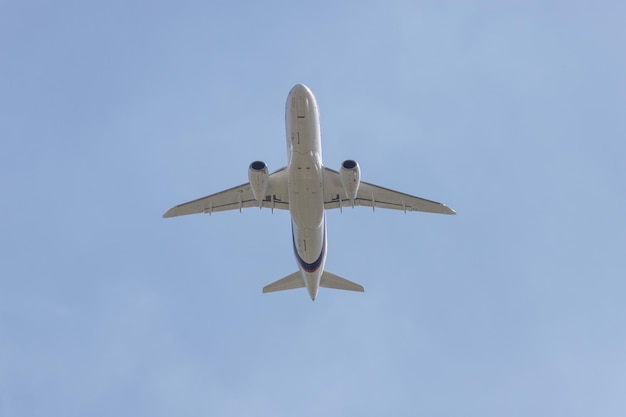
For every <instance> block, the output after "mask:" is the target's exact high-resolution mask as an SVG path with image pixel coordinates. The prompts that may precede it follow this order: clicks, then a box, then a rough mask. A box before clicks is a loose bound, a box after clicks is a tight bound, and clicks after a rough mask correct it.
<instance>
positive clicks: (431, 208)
mask: <svg viewBox="0 0 626 417" xmlns="http://www.w3.org/2000/svg"><path fill="white" fill-rule="evenodd" d="M285 107H286V108H285V125H286V130H287V156H288V165H287V166H286V167H283V168H281V169H279V170H277V171H274V172H273V173H271V174H270V173H269V169H268V167H267V165H266V164H265V162H262V161H254V162H252V163H251V164H250V166H249V168H248V180H249V182H247V183H245V184H242V185H239V186H237V187H233V188H230V189H228V190H225V191H222V192H219V193H216V194H211V195H209V196H206V197H202V198H199V199H197V200H193V201H189V202H187V203H183V204H180V205H177V206H175V207H172V208H171V209H170V210H168V211H167V212H166V213H165V214H164V215H163V217H164V218H166V217H175V216H182V215H187V214H196V213H205V214H209V215H210V214H212V213H217V212H220V211H225V210H239V211H240V212H241V211H242V210H243V209H244V208H249V207H259V208H261V209H263V208H268V209H271V210H272V213H273V212H274V210H276V209H278V210H289V212H290V214H291V229H292V240H293V251H294V255H295V258H296V262H297V264H298V271H296V272H294V273H292V274H290V275H287V276H286V277H284V278H282V279H279V280H278V281H275V282H273V283H271V284H269V285H266V286H265V287H264V288H263V293H270V292H275V291H284V290H291V289H295V288H306V289H307V291H308V294H309V296H310V297H311V300H313V301H315V298H316V297H317V294H318V291H319V288H320V287H322V288H333V289H339V290H348V291H358V292H363V291H364V288H363V286H361V285H359V284H357V283H355V282H352V281H349V280H347V279H345V278H342V277H340V276H338V275H335V274H332V273H330V272H328V271H326V270H325V269H324V265H325V263H326V255H327V253H326V249H327V235H326V214H325V210H330V209H337V208H338V209H339V210H340V211H341V210H343V208H345V207H354V206H365V207H371V208H372V210H375V209H377V208H381V209H392V210H402V211H404V212H405V213H406V212H408V211H422V212H428V213H441V214H456V212H455V211H454V210H452V209H451V208H449V207H447V206H446V205H445V204H442V203H437V202H435V201H430V200H426V199H424V198H420V197H416V196H412V195H409V194H404V193H400V192H398V191H393V190H390V189H388V188H383V187H379V186H377V185H374V184H370V183H367V182H363V181H361V169H360V167H359V164H358V163H357V162H356V161H354V160H351V159H348V160H345V161H343V162H342V163H341V166H340V168H339V171H335V170H332V169H330V168H327V167H325V166H324V165H323V164H322V143H321V135H320V118H319V107H318V105H317V100H316V99H315V96H314V95H313V92H312V91H311V90H310V89H309V87H307V86H306V85H304V84H297V85H295V86H294V87H293V88H292V89H291V91H290V92H289V95H288V96H287V103H286V106H285Z"/></svg>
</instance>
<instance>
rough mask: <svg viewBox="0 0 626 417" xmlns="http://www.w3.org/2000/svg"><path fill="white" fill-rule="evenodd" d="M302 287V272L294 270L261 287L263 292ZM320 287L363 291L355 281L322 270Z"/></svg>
mask: <svg viewBox="0 0 626 417" xmlns="http://www.w3.org/2000/svg"><path fill="white" fill-rule="evenodd" d="M304 287H305V284H304V280H303V279H302V274H301V273H300V271H296V272H294V273H293V274H290V275H287V276H286V277H284V278H281V279H279V280H278V281H275V282H272V283H271V284H269V285H266V286H265V287H263V292H264V293H267V292H275V291H285V290H293V289H295V288H304ZM320 287H323V288H332V289H335V290H346V291H358V292H363V291H365V289H364V288H363V286H362V285H359V284H357V283H356V282H352V281H348V280H347V279H345V278H341V277H340V276H337V275H335V274H331V273H330V272H328V271H324V272H323V273H322V278H321V280H320Z"/></svg>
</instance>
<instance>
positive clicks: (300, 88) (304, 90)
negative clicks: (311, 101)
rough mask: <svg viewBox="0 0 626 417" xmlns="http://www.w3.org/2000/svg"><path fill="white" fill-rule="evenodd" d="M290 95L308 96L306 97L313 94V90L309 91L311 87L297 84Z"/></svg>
mask: <svg viewBox="0 0 626 417" xmlns="http://www.w3.org/2000/svg"><path fill="white" fill-rule="evenodd" d="M289 94H290V95H297V96H306V95H309V94H311V90H310V89H309V87H307V86H306V85H304V84H296V85H294V86H293V88H292V89H291V91H290V92H289Z"/></svg>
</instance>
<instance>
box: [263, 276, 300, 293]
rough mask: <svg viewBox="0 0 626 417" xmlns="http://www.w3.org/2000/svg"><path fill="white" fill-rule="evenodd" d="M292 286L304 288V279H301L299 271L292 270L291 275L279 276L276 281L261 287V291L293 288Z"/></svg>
mask: <svg viewBox="0 0 626 417" xmlns="http://www.w3.org/2000/svg"><path fill="white" fill-rule="evenodd" d="M294 288H304V279H302V274H301V273H300V271H297V272H294V273H293V274H291V275H287V276H286V277H285V278H281V279H279V280H278V281H276V282H272V283H271V284H269V285H266V286H265V287H263V292H264V293H266V292H274V291H284V290H293V289H294Z"/></svg>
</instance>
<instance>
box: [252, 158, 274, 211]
mask: <svg viewBox="0 0 626 417" xmlns="http://www.w3.org/2000/svg"><path fill="white" fill-rule="evenodd" d="M269 177H270V175H269V169H267V165H265V162H263V161H254V162H253V163H251V164H250V168H248V180H249V181H250V188H251V189H252V195H253V196H254V199H255V200H256V201H258V202H259V203H260V202H261V201H262V200H263V199H264V198H265V192H266V191H267V185H268V184H269Z"/></svg>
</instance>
